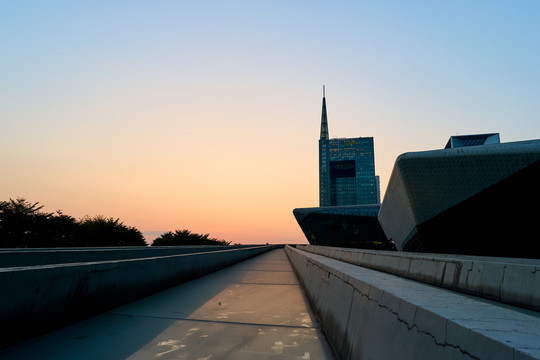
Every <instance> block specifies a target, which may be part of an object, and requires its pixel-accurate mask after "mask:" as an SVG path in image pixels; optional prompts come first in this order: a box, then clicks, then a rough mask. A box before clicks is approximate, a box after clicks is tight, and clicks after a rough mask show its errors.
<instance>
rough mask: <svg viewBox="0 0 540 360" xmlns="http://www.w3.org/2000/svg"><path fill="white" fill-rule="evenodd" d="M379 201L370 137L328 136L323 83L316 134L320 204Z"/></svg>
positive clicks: (353, 203)
mask: <svg viewBox="0 0 540 360" xmlns="http://www.w3.org/2000/svg"><path fill="white" fill-rule="evenodd" d="M380 202H381V201H380V192H379V179H378V177H376V176H375V156H374V152H373V138H372V137H358V138H343V139H330V138H329V136H328V117H327V113H326V98H325V96H324V87H323V101H322V113H321V136H320V138H319V204H320V206H341V205H364V204H380Z"/></svg>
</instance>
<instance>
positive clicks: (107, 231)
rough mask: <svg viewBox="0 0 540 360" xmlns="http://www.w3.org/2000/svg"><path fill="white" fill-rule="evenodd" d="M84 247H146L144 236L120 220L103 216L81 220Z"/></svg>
mask: <svg viewBox="0 0 540 360" xmlns="http://www.w3.org/2000/svg"><path fill="white" fill-rule="evenodd" d="M81 227H82V230H83V231H82V233H83V236H82V239H81V240H82V242H83V243H84V245H83V246H146V242H145V241H144V236H143V234H142V233H141V232H140V231H139V230H137V229H136V228H134V227H130V226H126V225H124V223H123V222H121V221H120V219H114V218H106V217H104V216H102V215H97V216H94V217H93V218H90V217H86V218H84V219H82V220H81Z"/></svg>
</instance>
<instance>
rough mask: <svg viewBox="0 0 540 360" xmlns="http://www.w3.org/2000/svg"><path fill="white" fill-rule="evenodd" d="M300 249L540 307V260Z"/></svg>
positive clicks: (525, 305)
mask: <svg viewBox="0 0 540 360" xmlns="http://www.w3.org/2000/svg"><path fill="white" fill-rule="evenodd" d="M297 248H298V249H301V250H304V251H308V252H311V253H314V254H319V255H323V256H327V257H331V258H333V259H337V260H340V261H344V262H347V263H350V264H354V265H359V266H363V267H367V268H370V269H374V270H379V271H384V272H387V273H390V274H395V275H399V276H402V277H406V278H409V279H413V280H417V281H422V282H425V283H428V284H433V285H436V286H441V287H445V288H448V289H452V290H456V291H460V292H464V293H467V294H471V295H475V296H481V297H485V298H488V299H492V300H496V301H500V302H504V303H507V304H511V305H515V306H520V307H524V308H527V309H531V310H535V311H540V260H538V259H516V258H494V257H479V256H461V255H440V254H419V253H406V252H395V251H370V250H361V249H345V248H334V247H325V246H312V245H299V246H298V247H297Z"/></svg>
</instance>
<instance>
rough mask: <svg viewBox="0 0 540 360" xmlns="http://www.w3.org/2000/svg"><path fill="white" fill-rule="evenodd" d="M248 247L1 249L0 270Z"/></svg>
mask: <svg viewBox="0 0 540 360" xmlns="http://www.w3.org/2000/svg"><path fill="white" fill-rule="evenodd" d="M251 246H253V245H235V246H154V247H146V246H137V247H126V246H122V247H100V248H49V249H0V268H5V267H15V266H36V265H52V264H69V263H78V262H93V261H107V260H122V259H139V258H146V257H154V256H169V255H178V254H189V253H195V252H206V251H216V250H230V249H240V248H244V247H251Z"/></svg>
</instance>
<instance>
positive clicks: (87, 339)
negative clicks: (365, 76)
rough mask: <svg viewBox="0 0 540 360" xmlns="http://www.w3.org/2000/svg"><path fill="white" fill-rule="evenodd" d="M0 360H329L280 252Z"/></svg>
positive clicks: (87, 322) (119, 310)
mask: <svg viewBox="0 0 540 360" xmlns="http://www.w3.org/2000/svg"><path fill="white" fill-rule="evenodd" d="M0 358H1V359H6V360H7V359H18V360H21V359H36V360H37V359H55V360H64V359H92V360H94V359H107V360H114V359H145V360H147V359H201V360H203V359H204V360H210V359H212V360H214V359H305V360H307V359H309V360H314V359H331V356H330V352H329V351H328V346H327V345H326V343H325V340H324V338H323V336H322V334H321V332H320V330H319V326H318V324H317V323H316V320H315V318H314V317H313V315H312V313H311V311H310V310H309V306H308V304H307V302H306V299H305V298H304V296H303V294H302V290H301V287H300V285H299V283H298V280H297V278H296V275H295V274H294V272H293V269H292V267H291V265H290V264H289V260H288V259H287V256H286V254H285V251H284V250H283V249H279V250H274V251H271V252H269V253H265V254H263V255H260V256H258V257H255V258H252V259H250V260H247V261H244V262H242V263H240V264H237V265H234V266H231V267H229V268H226V269H224V270H221V271H219V272H216V273H213V274H210V275H207V276H204V277H202V278H199V279H197V280H193V281H190V282H188V283H185V284H182V285H179V286H176V287H174V288H171V289H169V290H166V291H163V292H161V293H158V294H155V295H153V296H150V297H147V298H144V299H141V300H139V301H136V302H133V303H130V304H127V305H125V306H122V307H119V308H116V309H114V310H111V311H109V312H107V313H104V314H101V315H98V316H96V317H93V318H90V319H87V320H85V321H82V322H79V323H76V324H74V325H71V326H68V327H66V328H63V329H60V330H57V331H54V332H52V333H49V334H47V335H44V336H41V337H38V338H35V339H33V340H30V341H28V342H26V343H23V344H20V345H18V346H16V347H13V348H10V349H7V350H4V351H0Z"/></svg>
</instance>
